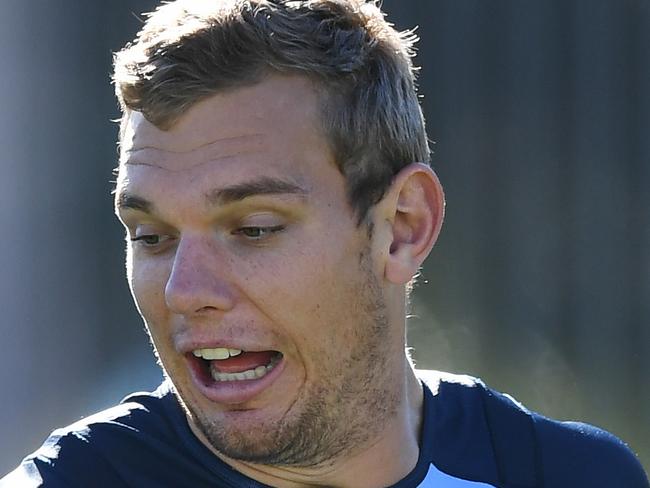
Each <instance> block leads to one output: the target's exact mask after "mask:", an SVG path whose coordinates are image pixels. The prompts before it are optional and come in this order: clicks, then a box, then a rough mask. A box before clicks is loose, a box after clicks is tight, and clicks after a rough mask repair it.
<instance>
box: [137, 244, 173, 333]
mask: <svg viewBox="0 0 650 488" xmlns="http://www.w3.org/2000/svg"><path fill="white" fill-rule="evenodd" d="M128 254H131V253H130V252H129V253H128ZM167 276H168V273H166V272H165V270H164V269H160V268H159V267H155V266H150V265H149V266H148V265H146V264H144V263H141V262H137V261H134V260H133V259H132V258H131V256H129V255H127V277H128V281H129V287H130V288H131V294H132V295H133V298H134V301H135V304H136V306H137V308H138V311H139V312H140V315H142V317H143V318H144V319H145V320H147V323H148V324H149V320H150V319H155V317H156V315H157V314H160V313H161V312H162V311H163V310H164V301H165V294H164V292H165V284H166V282H167V278H166V277H167Z"/></svg>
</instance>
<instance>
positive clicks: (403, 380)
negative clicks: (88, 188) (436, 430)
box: [190, 357, 424, 488]
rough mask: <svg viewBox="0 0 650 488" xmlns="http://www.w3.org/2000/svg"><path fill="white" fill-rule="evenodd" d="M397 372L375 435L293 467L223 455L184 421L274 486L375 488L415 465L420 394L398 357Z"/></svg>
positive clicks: (419, 387) (236, 466) (238, 464)
mask: <svg viewBox="0 0 650 488" xmlns="http://www.w3.org/2000/svg"><path fill="white" fill-rule="evenodd" d="M403 366H404V367H403V369H402V371H400V372H399V373H397V372H396V373H397V374H396V375H395V376H396V377H395V381H397V382H398V383H396V384H401V385H402V388H401V402H400V405H399V408H398V409H397V412H396V414H395V415H394V416H393V417H392V419H391V420H390V421H389V422H388V424H387V425H386V428H385V429H383V430H382V431H381V433H380V435H379V436H377V437H375V438H373V439H371V440H369V441H368V442H367V443H366V444H364V445H363V446H358V448H357V449H356V450H355V451H354V452H346V453H343V454H342V455H341V456H339V457H338V458H337V459H336V460H334V461H333V462H331V463H329V464H327V465H324V466H315V467H310V468H294V467H284V466H266V465H257V464H252V463H246V462H242V461H237V460H234V459H229V458H227V457H225V456H224V455H223V454H221V453H219V452H218V451H216V450H214V449H213V448H211V446H209V444H208V442H207V440H206V439H205V438H204V436H203V435H202V434H201V432H200V431H199V430H198V429H197V428H196V427H195V426H194V425H193V423H192V422H191V421H190V427H191V428H192V431H193V432H194V434H195V435H196V436H197V437H198V438H199V439H200V440H201V441H202V442H203V443H204V444H206V445H208V447H209V448H210V449H211V450H212V451H213V452H214V453H215V455H217V456H218V457H219V458H221V460H223V461H224V462H226V463H227V464H229V465H230V466H231V467H233V468H234V469H235V470H237V471H239V472H240V473H242V474H244V475H246V476H248V477H250V478H252V479H255V480H257V481H259V482H262V483H265V484H268V485H271V486H276V487H278V488H303V487H310V486H327V487H341V488H347V487H355V488H381V487H385V486H389V485H392V484H395V483H397V482H398V481H399V480H401V479H402V478H404V477H405V476H406V475H407V474H408V473H409V472H410V471H411V470H413V468H414V467H415V465H416V464H417V459H418V455H419V444H420V431H421V425H422V417H423V415H422V406H423V401H424V395H423V392H422V385H421V384H420V381H419V380H418V379H417V377H416V376H415V371H414V369H413V366H412V365H411V363H410V362H409V361H408V359H407V358H406V357H405V358H404V365H403ZM370 414H371V413H370ZM359 473H363V476H361V477H360V476H359Z"/></svg>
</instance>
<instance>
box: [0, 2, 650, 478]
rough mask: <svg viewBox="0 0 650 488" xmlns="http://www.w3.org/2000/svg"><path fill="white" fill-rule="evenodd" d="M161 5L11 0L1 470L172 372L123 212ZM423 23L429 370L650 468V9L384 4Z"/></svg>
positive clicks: (416, 312) (3, 143)
mask: <svg viewBox="0 0 650 488" xmlns="http://www.w3.org/2000/svg"><path fill="white" fill-rule="evenodd" d="M154 4H155V2H154V1H152V0H146V1H145V0H129V1H127V0H109V1H105V2H79V1H76V0H75V1H73V0H57V2H46V1H44V0H22V1H21V2H16V1H10V0H0V66H1V69H2V75H1V76H0V102H1V106H2V108H3V110H2V111H0V147H1V148H2V152H1V153H0V154H1V155H0V168H1V170H2V178H0V223H1V228H2V230H3V238H2V239H0V270H1V274H0V312H1V315H0V317H1V319H0V334H1V337H2V339H1V341H0V358H1V361H2V363H1V364H2V367H1V368H0V391H2V400H1V401H0V414H1V416H2V418H3V422H2V423H1V424H0V474H2V473H5V472H6V471H8V470H10V469H11V468H12V467H13V466H14V465H16V464H17V463H18V462H19V460H20V459H21V458H22V457H23V456H24V455H26V454H27V453H29V452H31V451H33V450H34V449H35V448H36V447H37V446H38V445H40V443H41V442H42V440H43V439H44V438H45V437H46V436H47V434H48V433H49V432H50V431H51V430H52V429H53V428H55V427H57V426H61V425H65V424H67V423H70V422H72V421H74V420H76V419H78V418H80V417H81V416H84V415H87V414H89V413H92V412H93V411H95V410H97V409H99V408H103V407H106V406H109V405H111V404H113V403H115V402H117V401H119V400H120V398H121V397H122V396H124V395H126V394H127V393H129V392H130V391H132V390H134V389H152V388H154V387H155V386H156V385H157V383H158V382H159V381H160V379H161V375H160V373H159V372H158V369H157V366H156V365H155V361H154V359H153V356H152V354H151V352H150V348H149V346H148V343H147V339H146V335H145V333H144V331H143V329H142V325H141V322H140V319H139V317H138V316H137V313H136V310H135V307H134V306H133V305H132V303H131V298H130V296H129V292H128V288H127V285H126V281H125V279H124V267H123V248H124V244H123V236H122V230H121V228H120V226H119V224H118V223H117V221H116V220H115V219H114V217H113V216H112V208H111V197H110V191H111V188H112V184H111V183H110V181H111V180H112V179H113V176H112V174H111V172H112V169H113V168H114V166H115V165H116V154H117V152H116V145H115V138H116V133H117V126H116V124H114V123H112V122H110V119H114V118H116V117H118V115H119V114H118V110H117V105H116V102H115V101H114V98H113V94H112V87H111V86H110V82H109V74H110V70H111V67H110V66H111V56H112V52H113V51H115V50H117V49H119V48H120V47H121V46H122V45H123V43H124V42H126V41H127V40H129V39H130V38H131V37H132V36H133V35H134V34H135V32H136V31H137V29H138V27H139V25H140V20H139V19H138V16H139V14H140V13H141V12H144V11H148V10H151V8H152V7H153V6H154ZM384 9H385V10H386V11H387V12H388V13H389V17H390V18H391V19H392V20H393V21H394V22H395V23H396V24H397V26H398V27H400V28H402V29H403V28H409V27H413V26H416V25H418V26H419V28H418V31H417V32H418V34H419V36H420V37H421V41H420V45H419V46H420V50H419V56H418V59H417V64H419V65H421V66H422V70H421V76H420V92H421V94H422V96H423V99H422V103H423V106H424V108H425V113H426V117H427V122H428V130H429V136H430V138H431V139H432V142H433V144H432V145H433V148H434V151H435V154H434V157H433V165H434V167H435V169H436V171H437V172H438V174H439V176H440V178H441V180H442V181H443V184H444V185H445V188H446V192H447V201H448V206H447V220H446V223H445V227H444V229H443V233H442V235H441V238H440V241H439V243H438V245H437V246H436V248H435V249H434V251H433V253H432V255H431V256H430V257H429V259H428V260H427V262H426V265H425V268H424V270H423V273H422V277H421V278H420V280H419V285H418V286H417V287H416V291H415V294H414V300H413V310H412V312H413V318H412V319H411V322H410V328H409V342H410V344H411V345H412V346H413V347H414V348H415V353H414V355H415V358H416V359H417V363H418V365H419V366H421V367H428V368H436V369H444V370H449V371H453V372H463V373H469V374H473V375H477V376H480V377H481V378H483V379H484V380H485V381H486V382H487V383H488V384H489V385H490V386H492V387H494V388H497V389H500V390H502V391H506V392H509V393H511V394H512V395H514V396H515V397H516V398H518V399H519V400H521V401H522V402H524V403H525V404H527V406H529V407H530V408H532V409H535V410H538V411H540V412H542V413H544V414H546V415H549V416H553V417H558V418H561V419H580V420H584V421H588V422H590V423H594V424H596V425H599V426H602V427H604V428H606V429H608V430H611V431H612V432H614V433H615V434H617V435H618V436H620V437H622V438H623V439H624V440H625V441H627V442H628V443H629V445H630V446H631V447H632V449H633V450H634V451H635V452H637V453H638V455H639V457H640V459H641V461H642V463H643V464H644V466H645V467H646V469H648V467H649V466H650V388H649V387H648V377H649V376H650V137H649V133H650V2H647V1H645V0H636V1H634V0H536V1H532V0H426V1H424V0H419V1H418V0H411V1H407V0H392V1H389V0H385V1H384Z"/></svg>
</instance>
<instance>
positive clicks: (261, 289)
mask: <svg viewBox="0 0 650 488" xmlns="http://www.w3.org/2000/svg"><path fill="white" fill-rule="evenodd" d="M314 90H315V88H314V86H313V85H312V84H311V83H310V82H308V81H307V80H305V79H302V78H298V77H291V78H290V77H278V76H276V77H269V78H267V79H266V80H265V81H263V82H261V83H259V84H257V85H254V86H252V87H248V88H242V89H239V90H236V91H232V92H227V93H224V94H219V95H216V96H213V97H211V98H209V99H206V100H204V101H202V102H200V103H198V104H197V105H195V106H194V107H193V108H192V109H191V110H190V111H189V112H188V113H186V114H185V115H184V116H183V117H182V118H181V119H180V120H179V121H178V122H177V123H176V124H175V125H174V126H173V128H172V129H171V130H169V131H161V130H159V129H157V128H156V127H154V126H153V125H152V124H150V123H149V122H147V121H146V120H145V119H144V118H143V117H142V116H141V115H140V114H137V113H134V114H132V115H131V117H130V121H129V122H130V123H129V125H128V127H127V131H126V132H125V134H124V140H123V144H122V161H121V165H120V174H119V178H118V188H117V198H116V203H117V211H118V214H119V217H120V219H121V220H122V221H123V223H124V225H125V226H126V228H127V232H128V237H129V238H130V239H131V241H130V242H129V245H128V251H127V268H128V277H129V283H130V286H131V289H132V292H133V295H134V297H135V300H136V303H137V306H138V309H139V310H140V313H141V314H142V316H143V318H144V320H145V322H146V325H147V328H148V331H149V333H150V335H151V338H152V342H153V344H154V346H155V349H156V352H157V354H158V356H159V358H160V362H161V363H162V366H163V368H164V370H165V372H166V374H167V375H168V376H169V378H171V380H172V382H173V384H174V386H175V389H176V391H177V393H178V395H179V397H180V399H181V401H182V403H183V404H184V406H185V407H186V410H187V412H188V416H189V417H190V419H191V421H192V422H193V423H194V424H195V425H196V426H197V427H198V429H199V430H200V431H201V433H202V434H203V435H204V436H205V438H206V439H207V442H208V443H209V444H210V445H211V446H213V447H214V448H216V449H217V450H218V451H220V452H221V453H223V454H225V455H227V456H229V457H232V458H235V459H240V460H247V461H253V462H259V463H263V464H287V465H303V466H305V465H311V464H314V463H318V462H322V461H325V460H328V459H332V458H334V457H336V456H338V455H341V454H343V453H345V451H346V450H347V449H348V448H350V446H352V445H359V444H360V443H362V442H363V441H365V440H367V439H368V438H369V437H370V436H373V435H375V434H376V433H377V432H378V431H380V429H381V427H382V425H383V424H384V422H385V420H386V418H387V417H388V416H390V415H392V414H393V412H394V411H395V409H396V404H397V401H398V400H397V398H396V397H397V393H396V391H395V387H394V386H393V382H392V381H390V379H389V378H391V376H390V375H391V374H393V373H392V372H391V369H393V370H394V369H396V368H393V366H397V359H398V358H397V355H398V353H396V351H400V350H401V347H402V342H401V341H402V340H403V330H402V329H401V328H399V327H390V326H389V323H390V322H391V320H390V319H389V318H388V311H387V306H386V300H385V298H384V294H385V287H384V284H383V279H382V270H381V266H380V265H379V264H378V263H379V262H380V259H379V256H380V254H381V250H378V249H375V247H376V246H375V247H373V243H372V241H371V240H370V239H369V236H368V232H367V228H366V227H365V226H361V227H357V225H356V221H355V216H354V215H353V212H352V209H351V207H350V205H349V204H348V202H347V200H346V195H345V181H344V178H343V176H342V175H341V173H340V172H339V170H338V169H337V167H336V166H335V164H334V162H333V160H332V154H331V151H330V148H329V146H328V143H327V141H326V140H325V138H324V136H323V135H322V133H321V130H320V129H319V126H318V122H317V121H318V113H319V104H318V103H317V100H318V99H317V96H316V94H315V91H314ZM240 351H241V352H240ZM402 354H403V350H402Z"/></svg>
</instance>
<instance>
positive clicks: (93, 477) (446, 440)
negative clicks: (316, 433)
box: [0, 372, 650, 488]
mask: <svg viewBox="0 0 650 488" xmlns="http://www.w3.org/2000/svg"><path fill="white" fill-rule="evenodd" d="M419 374H420V375H421V378H422V379H423V388H424V420H423V427H422V429H423V430H422V442H421V446H420V454H419V458H418V462H417V465H416V467H415V468H414V469H413V471H412V472H411V473H409V474H408V475H407V476H406V477H405V478H404V479H402V480H401V481H400V482H399V483H397V484H396V485H394V488H413V487H417V486H420V487H422V488H429V487H436V488H465V487H466V488H481V487H490V486H493V487H500V488H556V487H558V488H560V487H589V488H600V487H602V488H613V487H616V488H650V485H649V483H648V479H647V477H646V475H645V473H644V472H643V469H642V467H641V465H640V463H639V462H638V460H637V459H636V457H635V456H634V454H633V453H632V452H631V451H630V450H629V449H628V448H627V447H626V446H625V444H623V443H622V442H621V441H620V440H619V439H617V438H616V437H614V436H613V435H611V434H609V433H607V432H605V431H603V430H600V429H598V428H595V427H593V426H590V425H586V424H582V423H575V422H558V421H554V420H551V419H548V418H545V417H543V416H541V415H539V414H536V413H533V412H530V411H528V410H526V409H525V408H524V407H523V406H521V405H520V404H518V403H517V402H516V401H514V400H513V399H511V398H510V397H508V396H507V395H502V394H500V393H497V392H495V391H493V390H491V389H489V388H487V387H486V386H485V385H484V384H483V383H482V382H481V381H480V380H477V379H475V378H470V377H467V376H455V375H449V374H446V373H438V372H419ZM360 476H362V475H361V474H360ZM0 486H1V487H2V488H4V487H21V488H22V487H26V488H30V487H40V486H44V487H47V488H64V487H65V488H72V487H94V488H103V487H106V488H120V487H137V488H149V487H151V488H153V487H155V488H162V487H188V488H189V487H192V488H201V487H220V488H240V487H247V488H261V487H264V486H266V485H262V484H260V483H258V482H256V481H254V480H252V479H250V478H248V477H246V476H244V475H242V474H240V473H238V472H237V471H235V470H234V469H232V468H231V467H229V466H228V465H227V464H225V463H224V462H222V461H221V460H220V459H219V458H217V457H216V456H215V455H214V454H213V453H212V452H210V450H208V449H207V447H205V446H204V445H203V444H202V443H201V442H200V441H199V440H198V439H197V438H196V437H195V436H194V435H193V433H192V432H191V430H190V428H189V426H188V424H187V420H186V418H185V415H184V413H183V411H182V409H181V407H180V405H179V404H178V401H177V400H176V398H175V397H174V395H173V393H172V392H171V389H170V386H169V384H168V383H163V385H161V387H160V388H158V390H156V391H155V392H153V393H136V394H133V395H130V396H128V397H127V398H125V399H124V400H123V401H122V403H120V404H119V405H118V406H115V407H113V408H110V409H108V410H105V411H103V412H100V413H98V414H96V415H93V416H91V417H88V418H85V419H83V420H81V421H79V422H77V423H75V424H73V425H70V426H68V427H65V428H62V429H58V430H55V431H54V432H53V433H52V434H51V435H50V437H48V439H47V440H46V441H45V443H44V444H43V446H41V448H40V449H38V450H37V451H36V452H35V453H33V454H31V455H30V456H28V457H27V458H25V459H24V460H23V462H22V463H21V465H20V466H19V467H18V468H17V469H16V470H14V471H13V472H12V473H10V474H9V475H7V476H6V477H5V478H3V480H0Z"/></svg>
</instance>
